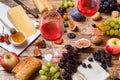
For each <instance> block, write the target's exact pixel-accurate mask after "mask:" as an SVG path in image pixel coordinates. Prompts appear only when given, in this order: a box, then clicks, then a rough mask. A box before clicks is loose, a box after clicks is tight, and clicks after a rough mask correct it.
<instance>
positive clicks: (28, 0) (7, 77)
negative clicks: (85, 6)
mask: <svg viewBox="0 0 120 80" xmlns="http://www.w3.org/2000/svg"><path fill="white" fill-rule="evenodd" d="M20 1H22V2H23V3H24V4H26V5H27V6H28V7H30V8H31V9H33V10H35V11H36V8H35V6H34V5H33V2H32V0H20ZM50 1H51V3H52V4H53V6H54V7H56V8H58V5H59V1H60V0H50ZM73 1H74V3H76V2H77V0H73ZM0 2H3V3H5V4H6V5H8V6H10V7H13V6H16V5H18V4H16V3H15V2H14V1H13V0H0ZM28 15H29V17H30V18H32V19H33V20H35V21H37V22H40V18H39V19H35V18H34V17H33V16H32V15H30V14H28ZM108 17H109V16H108V15H104V14H103V15H102V20H101V21H105V20H106V19H107V18H108ZM86 23H88V24H91V23H97V22H94V21H93V20H91V19H88V22H75V24H77V25H78V26H79V28H80V30H81V29H82V28H84V27H85V26H86ZM67 32H72V31H71V30H70V29H68V30H67ZM74 33H75V34H76V35H77V37H76V38H75V39H68V38H67V36H66V33H65V34H64V35H63V38H64V43H63V44H62V45H55V47H56V48H60V49H63V48H64V45H65V44H71V45H73V46H74V42H75V41H76V40H78V39H79V38H87V39H90V38H91V36H90V35H86V34H85V35H80V32H74ZM105 38H106V37H105ZM39 39H44V38H43V37H42V36H39ZM106 39H107V38H106ZM46 43H47V44H49V42H48V41H46ZM101 48H105V42H104V43H103V44H101V45H99V46H95V45H93V44H92V45H91V48H88V49H87V50H83V51H82V52H81V53H82V59H85V58H86V57H88V56H89V55H90V54H91V53H92V52H93V51H95V50H97V49H101ZM33 49H34V45H33V44H31V45H30V46H29V47H28V48H27V49H26V50H25V51H24V52H22V53H21V54H20V55H19V58H20V59H23V58H25V57H27V56H33ZM5 51H6V50H4V49H3V48H0V53H3V52H5ZM41 52H42V55H44V54H47V53H50V52H49V51H46V50H45V49H41ZM41 61H42V62H44V61H45V60H44V59H42V60H41ZM112 62H113V67H115V66H117V65H120V64H119V62H118V57H113V60H112ZM43 64H44V63H43ZM39 78H40V77H39V76H38V75H36V76H33V77H32V80H39ZM0 80H16V78H15V77H14V75H13V74H11V73H9V72H6V71H4V70H3V68H2V67H1V66H0ZM109 80H112V79H109Z"/></svg>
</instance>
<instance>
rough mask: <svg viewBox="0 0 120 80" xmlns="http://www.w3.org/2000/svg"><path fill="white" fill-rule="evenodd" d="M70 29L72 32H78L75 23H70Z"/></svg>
mask: <svg viewBox="0 0 120 80" xmlns="http://www.w3.org/2000/svg"><path fill="white" fill-rule="evenodd" d="M69 28H70V30H72V31H78V26H76V25H75V23H74V22H73V21H69Z"/></svg>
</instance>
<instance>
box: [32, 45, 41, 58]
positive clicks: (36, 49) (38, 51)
mask: <svg viewBox="0 0 120 80" xmlns="http://www.w3.org/2000/svg"><path fill="white" fill-rule="evenodd" d="M33 53H34V55H35V56H41V52H40V50H39V48H38V47H35V48H34V51H33Z"/></svg>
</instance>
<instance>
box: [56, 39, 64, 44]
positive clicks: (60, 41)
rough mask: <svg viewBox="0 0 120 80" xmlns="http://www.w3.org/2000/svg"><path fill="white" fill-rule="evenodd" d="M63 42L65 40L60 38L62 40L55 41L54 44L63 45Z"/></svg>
mask: <svg viewBox="0 0 120 80" xmlns="http://www.w3.org/2000/svg"><path fill="white" fill-rule="evenodd" d="M63 41H64V40H63V38H60V39H58V40H56V41H54V43H56V44H62V43H63Z"/></svg>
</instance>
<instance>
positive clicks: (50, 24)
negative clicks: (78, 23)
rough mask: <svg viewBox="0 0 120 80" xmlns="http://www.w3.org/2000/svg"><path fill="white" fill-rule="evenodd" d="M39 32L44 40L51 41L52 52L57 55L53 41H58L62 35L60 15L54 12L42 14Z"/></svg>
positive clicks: (62, 28) (62, 26)
mask: <svg viewBox="0 0 120 80" xmlns="http://www.w3.org/2000/svg"><path fill="white" fill-rule="evenodd" d="M40 31H41V35H42V36H43V37H44V38H45V39H46V40H48V41H52V46H51V47H52V49H53V52H54V54H58V52H57V51H56V50H55V48H54V45H53V44H54V42H53V41H56V40H58V39H60V38H61V37H62V35H63V33H64V25H63V22H62V18H61V16H60V14H59V13H58V12H57V11H55V10H52V11H47V12H44V13H43V15H42V16H41V26H40Z"/></svg>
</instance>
